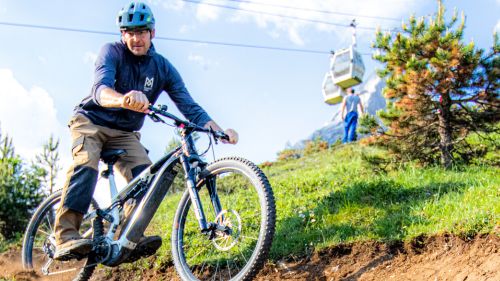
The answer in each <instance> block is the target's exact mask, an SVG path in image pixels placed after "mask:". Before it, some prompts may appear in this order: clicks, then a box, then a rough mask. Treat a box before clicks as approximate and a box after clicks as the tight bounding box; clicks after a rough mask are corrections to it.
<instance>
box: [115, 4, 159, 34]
mask: <svg viewBox="0 0 500 281" xmlns="http://www.w3.org/2000/svg"><path fill="white" fill-rule="evenodd" d="M116 22H117V24H118V26H119V27H120V29H121V30H127V29H134V28H141V27H146V28H147V29H149V30H152V29H154V28H155V18H154V16H153V12H152V11H151V9H150V8H149V7H148V5H146V4H144V3H143V2H135V1H134V2H131V3H130V4H128V5H127V6H125V7H123V8H122V9H121V10H120V12H118V17H117V18H116Z"/></svg>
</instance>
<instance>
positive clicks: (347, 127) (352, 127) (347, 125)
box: [342, 88, 364, 143]
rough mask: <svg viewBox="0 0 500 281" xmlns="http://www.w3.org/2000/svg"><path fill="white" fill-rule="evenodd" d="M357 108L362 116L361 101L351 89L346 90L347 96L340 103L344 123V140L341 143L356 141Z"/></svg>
mask: <svg viewBox="0 0 500 281" xmlns="http://www.w3.org/2000/svg"><path fill="white" fill-rule="evenodd" d="M358 107H359V111H360V112H361V114H364V108H363V104H361V99H360V98H359V96H358V95H356V94H355V93H354V89H353V88H347V96H345V97H344V100H343V101H342V120H343V121H344V138H343V139H342V143H348V142H353V141H355V140H356V126H357V124H358ZM346 112H347V115H346Z"/></svg>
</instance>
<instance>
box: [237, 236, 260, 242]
mask: <svg viewBox="0 0 500 281" xmlns="http://www.w3.org/2000/svg"><path fill="white" fill-rule="evenodd" d="M241 237H242V238H247V239H252V240H255V241H258V240H259V237H252V236H246V235H241Z"/></svg>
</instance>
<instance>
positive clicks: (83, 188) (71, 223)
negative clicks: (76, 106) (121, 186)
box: [54, 115, 102, 260]
mask: <svg viewBox="0 0 500 281" xmlns="http://www.w3.org/2000/svg"><path fill="white" fill-rule="evenodd" d="M70 130H71V136H72V139H73V145H72V155H73V165H72V166H71V167H70V169H69V170H68V174H67V179H66V184H65V185H64V187H63V193H62V198H61V205H60V207H59V209H58V210H57V212H56V220H55V225H54V232H55V239H56V248H57V249H56V253H55V256H54V258H55V259H59V260H66V259H69V258H72V257H73V256H74V255H84V254H87V253H88V252H90V250H91V248H92V240H90V239H82V238H81V237H80V234H79V229H80V225H81V223H82V220H83V215H84V214H85V213H86V212H87V209H88V208H89V205H90V202H91V200H92V196H93V194H94V189H95V184H96V181H97V173H98V172H97V166H98V163H99V155H100V150H101V146H102V140H101V139H100V138H99V137H98V136H99V132H98V130H97V128H96V127H95V125H93V124H92V123H91V122H90V121H89V120H88V119H87V118H85V117H84V116H82V115H77V116H75V117H74V118H72V120H71V121H70Z"/></svg>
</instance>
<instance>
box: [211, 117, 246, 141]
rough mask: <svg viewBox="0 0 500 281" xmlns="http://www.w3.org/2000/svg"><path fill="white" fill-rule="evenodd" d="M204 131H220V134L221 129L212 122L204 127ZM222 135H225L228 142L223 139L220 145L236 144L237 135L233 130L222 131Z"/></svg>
mask: <svg viewBox="0 0 500 281" xmlns="http://www.w3.org/2000/svg"><path fill="white" fill-rule="evenodd" d="M204 127H205V128H206V129H208V128H211V129H212V130H214V131H220V132H222V131H223V130H222V128H221V127H220V126H219V125H217V123H215V122H214V121H208V122H207V124H205V126H204ZM224 134H226V135H227V136H228V137H229V141H228V140H225V139H221V142H222V143H230V144H237V143H238V139H239V137H238V133H237V132H236V131H235V130H233V129H227V130H225V131H224Z"/></svg>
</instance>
